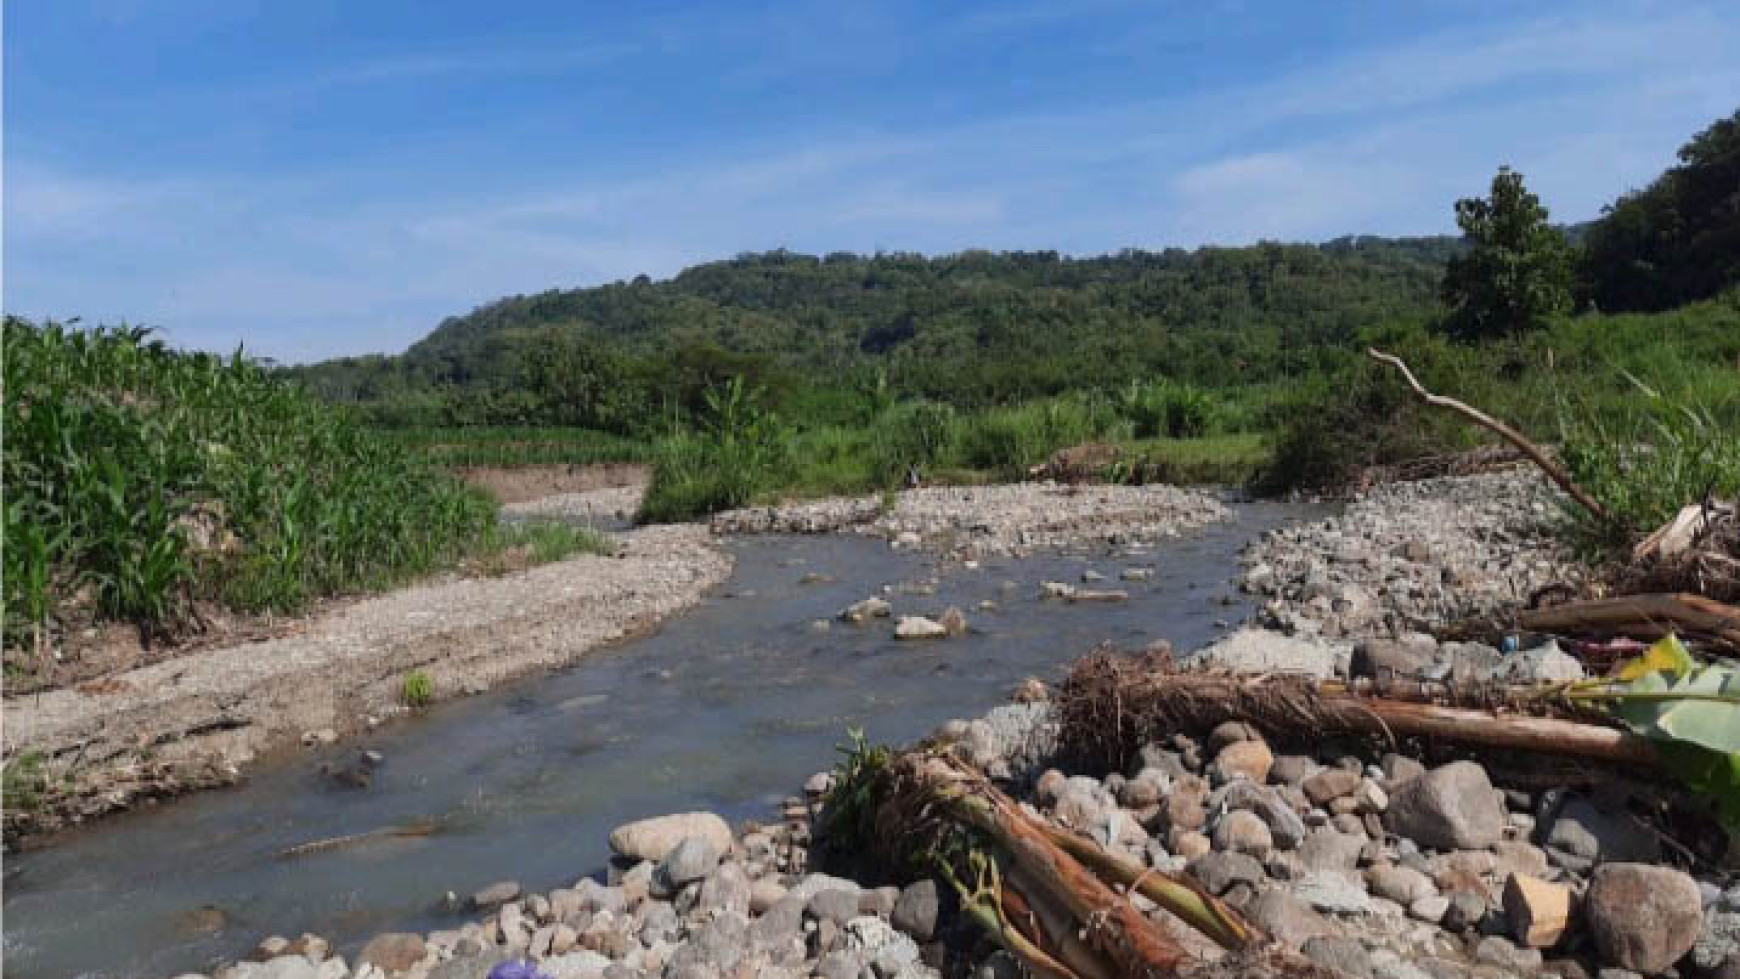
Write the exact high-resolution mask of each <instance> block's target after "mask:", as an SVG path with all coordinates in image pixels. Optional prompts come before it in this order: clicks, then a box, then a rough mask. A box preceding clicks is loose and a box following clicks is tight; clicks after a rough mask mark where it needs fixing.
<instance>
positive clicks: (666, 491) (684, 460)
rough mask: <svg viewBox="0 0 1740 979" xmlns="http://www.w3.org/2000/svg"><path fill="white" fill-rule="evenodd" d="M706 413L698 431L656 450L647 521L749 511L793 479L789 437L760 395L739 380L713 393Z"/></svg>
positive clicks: (643, 511)
mask: <svg viewBox="0 0 1740 979" xmlns="http://www.w3.org/2000/svg"><path fill="white" fill-rule="evenodd" d="M705 407H706V410H705V412H704V413H703V415H702V417H701V418H700V419H699V420H698V424H697V425H696V427H695V428H694V429H693V430H678V431H676V432H674V433H673V434H671V435H668V436H666V437H665V438H663V439H660V440H659V441H658V442H657V443H655V444H654V446H653V471H652V479H651V481H650V482H649V483H648V485H647V489H646V495H645V496H643V497H642V498H641V504H640V513H639V515H638V517H637V519H638V520H639V521H640V522H642V523H671V522H674V521H679V520H692V519H694V518H696V517H700V516H703V515H706V514H709V513H717V512H719V511H720V510H729V509H733V508H735V507H741V506H745V505H747V504H748V503H750V502H751V501H752V500H754V499H755V497H756V495H757V494H759V493H761V492H762V491H764V490H768V489H771V488H773V487H774V486H775V485H776V484H777V483H779V482H780V481H782V480H783V479H784V478H785V476H786V474H785V473H782V472H781V465H782V463H783V462H784V460H785V459H786V456H787V437H788V435H789V433H788V432H787V431H786V430H785V429H784V428H783V427H782V425H781V423H780V421H779V418H778V417H777V416H776V415H774V414H773V412H771V411H769V410H767V409H766V408H765V407H764V406H763V404H762V396H761V394H760V393H759V392H758V391H755V390H754V389H751V388H749V387H748V386H747V385H746V384H745V383H744V381H743V378H741V377H736V378H733V379H731V380H730V381H728V382H726V383H724V384H721V385H718V386H715V387H714V388H711V389H709V390H708V391H707V394H706V397H705Z"/></svg>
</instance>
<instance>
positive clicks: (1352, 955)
mask: <svg viewBox="0 0 1740 979" xmlns="http://www.w3.org/2000/svg"><path fill="white" fill-rule="evenodd" d="M1299 951H1300V953H1301V954H1303V955H1304V956H1305V957H1306V958H1308V959H1310V960H1311V961H1313V962H1315V963H1317V964H1318V965H1322V966H1327V967H1329V968H1331V969H1335V970H1336V971H1338V972H1340V973H1342V974H1343V975H1348V976H1358V977H1361V979H1370V977H1371V975H1372V971H1371V955H1370V954H1369V953H1367V952H1366V950H1365V946H1364V945H1361V944H1360V943H1358V942H1356V941H1354V940H1353V939H1351V938H1342V937H1340V936H1338V935H1318V936H1316V937H1314V938H1310V939H1307V940H1306V942H1305V944H1304V945H1302V946H1300V948H1299Z"/></svg>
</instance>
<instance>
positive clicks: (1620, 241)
mask: <svg viewBox="0 0 1740 979" xmlns="http://www.w3.org/2000/svg"><path fill="white" fill-rule="evenodd" d="M1679 160H1680V163H1679V165H1678V166H1675V167H1672V168H1670V169H1668V170H1667V171H1666V172H1665V173H1663V174H1662V175H1661V176H1660V177H1657V178H1656V180H1655V182H1654V183H1652V184H1650V185H1649V186H1648V187H1647V188H1645V189H1643V190H1640V191H1633V192H1632V193H1629V194H1626V195H1625V196H1623V197H1621V198H1619V199H1618V200H1617V201H1614V202H1613V204H1612V205H1610V206H1609V207H1608V208H1607V209H1606V211H1605V212H1604V214H1603V216H1602V217H1601V219H1600V220H1599V221H1596V222H1595V224H1594V225H1593V226H1592V227H1591V228H1590V229H1589V237H1588V241H1587V245H1586V248H1585V252H1584V259H1583V265H1582V270H1581V271H1582V276H1581V277H1582V292H1583V294H1584V298H1585V299H1587V300H1588V302H1589V303H1591V304H1592V305H1594V306H1596V307H1597V308H1599V309H1604V310H1615V311H1616V310H1659V309H1668V308H1671V307H1674V306H1679V305H1683V304H1685V303H1688V302H1694V301H1696V300H1699V299H1704V298H1707V297H1709V296H1711V295H1714V294H1715V293H1717V292H1720V291H1721V290H1723V289H1726V288H1728V287H1730V286H1733V285H1735V284H1740V111H1737V112H1735V113H1734V114H1733V115H1732V116H1729V117H1728V118H1726V119H1718V120H1716V122H1715V123H1713V124H1711V125H1710V127H1709V128H1708V129H1705V130H1704V131H1703V132H1700V133H1698V134H1697V135H1696V136H1693V137H1692V139H1691V141H1690V142H1688V143H1687V144H1686V145H1684V146H1682V147H1680V151H1679Z"/></svg>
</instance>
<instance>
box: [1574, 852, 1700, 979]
mask: <svg viewBox="0 0 1740 979" xmlns="http://www.w3.org/2000/svg"><path fill="white" fill-rule="evenodd" d="M1583 915H1584V917H1585V918H1586V919H1587V921H1588V923H1589V932H1590V934H1591V935H1593V936H1594V938H1595V947H1596V948H1598V949H1600V950H1601V957H1602V958H1603V959H1605V960H1606V961H1608V962H1611V963H1613V964H1614V965H1617V966H1619V967H1620V968H1623V969H1630V970H1632V971H1633V972H1641V973H1644V974H1646V975H1653V974H1655V973H1657V972H1663V971H1665V970H1666V969H1667V968H1668V967H1669V966H1671V965H1673V964H1674V963H1675V962H1678V961H1679V960H1680V957H1681V956H1683V955H1685V954H1686V953H1687V952H1689V951H1691V949H1692V946H1693V945H1695V944H1697V941H1698V932H1699V930H1700V929H1702V927H1703V924H1704V914H1703V907H1702V902H1701V900H1700V897H1699V894H1698V883H1697V881H1695V880H1693V879H1692V878H1690V877H1688V876H1686V875H1685V874H1682V873H1680V872H1679V871H1677V870H1673V869H1671V868H1668V867H1652V866H1650V865H1648V864H1641V863H1606V864H1602V865H1601V866H1599V867H1597V868H1595V874H1594V876H1593V877H1592V878H1591V879H1590V881H1589V891H1588V893H1587V894H1586V895H1585V896H1584V898H1583Z"/></svg>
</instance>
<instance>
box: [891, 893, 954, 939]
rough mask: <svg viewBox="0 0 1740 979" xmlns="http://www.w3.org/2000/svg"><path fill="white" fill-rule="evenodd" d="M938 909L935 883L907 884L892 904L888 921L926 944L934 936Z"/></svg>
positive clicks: (939, 905)
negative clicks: (892, 910) (891, 912)
mask: <svg viewBox="0 0 1740 979" xmlns="http://www.w3.org/2000/svg"><path fill="white" fill-rule="evenodd" d="M940 907H941V904H940V902H939V899H938V896H937V890H936V881H933V880H921V881H918V882H916V883H913V884H908V885H907V886H906V889H905V890H902V891H901V892H900V898H899V899H898V900H896V901H895V902H894V913H893V914H892V915H891V916H890V918H889V920H890V921H892V922H894V927H896V928H899V929H900V930H901V931H904V932H906V933H907V934H908V935H911V936H912V937H913V938H915V939H917V940H918V941H921V942H928V941H930V939H931V936H932V935H934V934H936V917H937V912H938V910H939V908H940Z"/></svg>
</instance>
